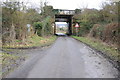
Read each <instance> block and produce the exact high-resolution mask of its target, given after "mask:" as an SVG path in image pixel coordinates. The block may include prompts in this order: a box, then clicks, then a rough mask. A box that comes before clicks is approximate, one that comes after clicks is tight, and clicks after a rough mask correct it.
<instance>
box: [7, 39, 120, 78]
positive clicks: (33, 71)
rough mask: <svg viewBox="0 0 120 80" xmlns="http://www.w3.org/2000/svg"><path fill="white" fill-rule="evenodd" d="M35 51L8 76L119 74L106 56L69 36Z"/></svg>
mask: <svg viewBox="0 0 120 80" xmlns="http://www.w3.org/2000/svg"><path fill="white" fill-rule="evenodd" d="M33 54H35V55H34V56H33V57H32V58H30V59H29V60H27V61H26V62H25V63H24V64H22V65H21V66H20V67H19V68H18V69H17V70H15V71H14V72H12V73H11V74H9V75H8V76H7V78H115V77H116V76H117V74H118V72H117V69H115V68H114V67H113V66H112V64H111V63H109V62H108V61H107V59H105V58H104V57H102V56H101V55H99V53H96V52H95V51H94V50H92V49H91V48H89V47H88V46H86V45H84V44H83V43H81V42H79V41H77V40H75V39H73V38H70V37H59V38H58V39H57V40H56V42H55V43H54V44H53V45H52V46H51V47H49V48H48V49H46V50H43V51H41V50H38V51H34V52H33Z"/></svg>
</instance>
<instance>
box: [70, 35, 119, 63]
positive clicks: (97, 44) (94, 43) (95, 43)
mask: <svg viewBox="0 0 120 80" xmlns="http://www.w3.org/2000/svg"><path fill="white" fill-rule="evenodd" d="M72 37H73V38H75V39H77V40H80V41H81V42H83V43H86V44H88V45H90V46H91V47H93V48H95V49H97V50H99V51H102V52H104V53H105V54H106V55H107V56H109V57H110V58H111V59H114V60H115V61H120V53H119V52H118V51H117V50H116V49H115V48H114V47H111V46H109V45H106V44H104V43H103V42H102V41H99V40H96V39H92V38H88V37H77V36H72Z"/></svg>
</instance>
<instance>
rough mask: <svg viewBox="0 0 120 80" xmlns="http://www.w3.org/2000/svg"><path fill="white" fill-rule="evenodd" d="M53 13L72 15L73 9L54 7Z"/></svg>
mask: <svg viewBox="0 0 120 80" xmlns="http://www.w3.org/2000/svg"><path fill="white" fill-rule="evenodd" d="M54 12H55V14H61V15H74V14H75V10H63V9H54Z"/></svg>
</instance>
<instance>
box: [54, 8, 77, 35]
mask: <svg viewBox="0 0 120 80" xmlns="http://www.w3.org/2000/svg"><path fill="white" fill-rule="evenodd" d="M54 12H55V22H66V23H67V24H68V32H67V35H72V33H73V29H72V28H73V27H72V23H73V15H74V14H75V10H62V9H54ZM54 34H56V25H54Z"/></svg>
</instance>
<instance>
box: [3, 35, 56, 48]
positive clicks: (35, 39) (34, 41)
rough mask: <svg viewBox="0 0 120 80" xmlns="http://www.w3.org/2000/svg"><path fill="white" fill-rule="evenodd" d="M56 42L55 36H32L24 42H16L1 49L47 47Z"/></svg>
mask: <svg viewBox="0 0 120 80" xmlns="http://www.w3.org/2000/svg"><path fill="white" fill-rule="evenodd" d="M55 40H56V36H48V37H39V36H37V35H34V36H32V37H29V38H27V39H26V40H25V41H24V42H22V41H20V40H16V41H15V43H14V44H12V45H9V44H7V45H3V48H28V47H38V46H45V45H49V44H51V43H52V42H54V41H55Z"/></svg>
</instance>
